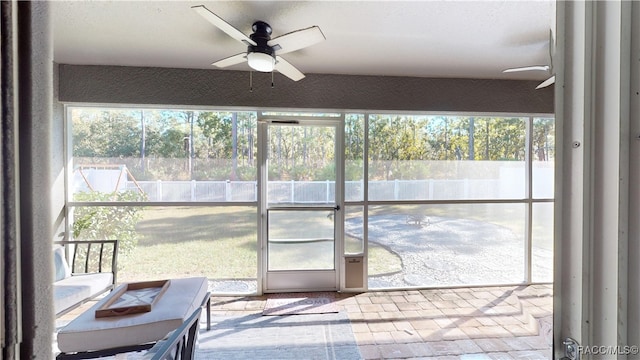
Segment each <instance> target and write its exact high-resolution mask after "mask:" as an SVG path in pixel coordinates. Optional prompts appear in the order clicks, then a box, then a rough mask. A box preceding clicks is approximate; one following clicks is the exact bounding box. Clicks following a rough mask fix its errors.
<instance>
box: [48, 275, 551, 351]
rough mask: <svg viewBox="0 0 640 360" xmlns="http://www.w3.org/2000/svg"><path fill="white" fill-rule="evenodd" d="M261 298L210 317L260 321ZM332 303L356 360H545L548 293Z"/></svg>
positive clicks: (229, 300) (388, 295)
mask: <svg viewBox="0 0 640 360" xmlns="http://www.w3.org/2000/svg"><path fill="white" fill-rule="evenodd" d="M268 296H269V295H263V296H214V297H212V308H211V313H212V315H213V316H214V318H215V317H216V316H218V317H220V316H243V315H250V314H260V313H262V310H263V309H264V306H265V303H266V301H267V298H268ZM335 299H336V302H337V304H338V305H339V309H340V311H341V312H345V313H346V314H347V316H348V318H349V321H350V323H351V329H352V331H353V334H354V336H355V339H356V343H357V345H358V349H359V351H360V355H361V356H362V358H363V359H418V358H419V359H434V360H435V359H438V360H491V359H495V360H497V359H499V360H503V359H504V360H508V359H521V360H536V359H551V341H552V325H551V324H552V323H551V318H552V286H551V285H531V286H500V287H477V288H458V289H427V290H400V291H373V292H368V293H362V294H345V293H338V294H335ZM87 306H89V304H87V305H85V306H84V307H83V308H84V309H83V308H80V309H77V310H76V311H74V312H71V313H69V314H68V315H65V316H63V317H62V318H60V319H58V321H57V325H58V326H62V325H63V324H64V323H65V322H68V321H69V320H70V319H72V318H74V317H75V316H77V314H79V313H81V312H82V311H84V310H86V307H87ZM296 316H305V315H296ZM247 340H249V339H247ZM291 340H292V339H283V341H291ZM274 346H286V344H284V343H283V344H274ZM256 356H258V358H259V356H260V354H256Z"/></svg>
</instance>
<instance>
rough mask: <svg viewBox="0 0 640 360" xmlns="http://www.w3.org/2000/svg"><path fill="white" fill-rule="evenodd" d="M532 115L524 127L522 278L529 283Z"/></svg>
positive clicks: (531, 217)
mask: <svg viewBox="0 0 640 360" xmlns="http://www.w3.org/2000/svg"><path fill="white" fill-rule="evenodd" d="M532 137H533V117H529V118H528V119H527V122H526V128H525V193H526V198H527V202H526V208H525V220H524V221H525V226H524V228H525V234H524V277H525V278H524V280H525V283H527V284H531V267H532V265H533V264H532V255H533V248H532V247H533V238H532V237H533V140H532Z"/></svg>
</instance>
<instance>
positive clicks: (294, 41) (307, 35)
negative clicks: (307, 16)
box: [267, 26, 326, 54]
mask: <svg viewBox="0 0 640 360" xmlns="http://www.w3.org/2000/svg"><path fill="white" fill-rule="evenodd" d="M325 39H326V38H325V37H324V34H323V33H322V30H320V28H319V27H317V26H312V27H309V28H306V29H300V30H296V31H292V32H290V33H287V34H284V35H280V36H278V37H275V38H273V39H271V40H269V41H268V42H267V44H268V45H269V46H273V47H275V49H276V50H277V51H278V54H286V53H288V52H292V51H296V50H299V49H302V48H305V47H307V46H311V45H313V44H317V43H319V42H321V41H323V40H325Z"/></svg>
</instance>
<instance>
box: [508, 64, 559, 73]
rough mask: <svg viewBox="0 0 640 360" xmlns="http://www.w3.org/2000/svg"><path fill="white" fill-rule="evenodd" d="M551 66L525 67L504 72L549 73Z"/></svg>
mask: <svg viewBox="0 0 640 360" xmlns="http://www.w3.org/2000/svg"><path fill="white" fill-rule="evenodd" d="M549 69H550V67H549V65H535V66H524V67H519V68H511V69H506V70H503V71H502V72H503V73H510V72H519V71H549Z"/></svg>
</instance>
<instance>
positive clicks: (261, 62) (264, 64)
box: [247, 52, 276, 72]
mask: <svg viewBox="0 0 640 360" xmlns="http://www.w3.org/2000/svg"><path fill="white" fill-rule="evenodd" d="M247 62H248V63H249V66H250V67H251V68H252V69H254V70H256V71H260V72H272V71H273V69H274V68H275V66H276V59H275V58H274V57H273V56H271V55H269V54H265V53H261V52H252V53H249V54H248V55H247Z"/></svg>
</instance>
